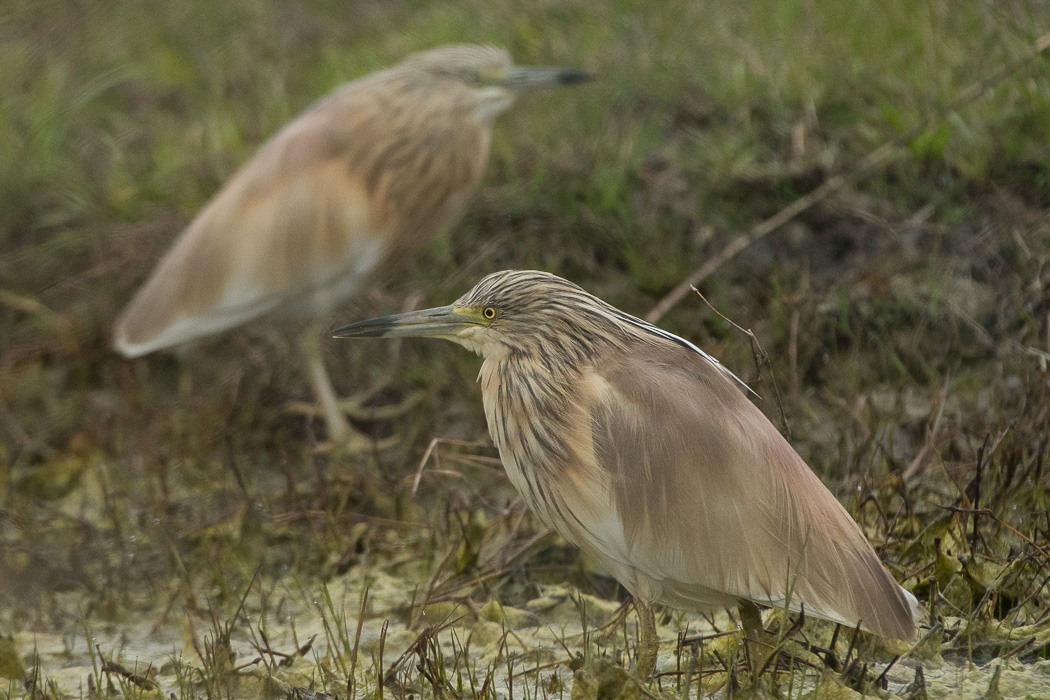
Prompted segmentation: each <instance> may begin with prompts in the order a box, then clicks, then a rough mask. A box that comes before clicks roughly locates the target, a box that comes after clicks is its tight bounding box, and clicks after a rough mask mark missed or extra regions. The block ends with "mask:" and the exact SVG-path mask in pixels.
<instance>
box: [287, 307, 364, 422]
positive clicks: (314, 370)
mask: <svg viewBox="0 0 1050 700" xmlns="http://www.w3.org/2000/svg"><path fill="white" fill-rule="evenodd" d="M299 343H300V345H302V348H303V356H304V358H305V360H306V372H307V377H308V378H309V380H310V388H312V389H313V392H314V398H315V399H316V400H317V401H318V402H319V403H320V404H321V413H322V415H323V416H324V422H325V425H327V426H328V437H329V439H331V440H332V441H333V442H343V441H345V440H347V438H349V437H350V436H351V435H352V434H353V433H354V432H356V431H354V429H353V428H351V427H350V423H349V422H347V420H346V417H345V416H343V412H342V411H341V410H340V408H339V399H338V398H337V397H336V395H335V389H334V388H332V380H331V379H330V378H329V377H328V370H327V369H325V366H324V356H323V354H322V352H321V332H320V328H319V327H318V326H310V327H309V328H307V329H306V330H305V331H303V334H302V335H301V336H300V337H299Z"/></svg>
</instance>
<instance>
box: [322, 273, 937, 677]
mask: <svg viewBox="0 0 1050 700" xmlns="http://www.w3.org/2000/svg"><path fill="white" fill-rule="evenodd" d="M334 334H335V336H336V337H339V338H370V337H396V336H432V337H438V338H446V339H448V340H452V341H454V342H457V343H459V344H460V345H463V346H465V347H467V348H469V349H470V350H473V351H474V352H476V353H478V354H480V355H481V356H482V357H483V358H484V362H483V364H482V367H481V374H480V382H481V391H482V398H483V401H484V404H485V416H486V420H487V422H488V427H489V433H490V434H491V436H492V440H493V442H495V444H496V447H497V448H498V449H499V453H500V457H501V458H502V460H503V465H504V467H505V468H506V470H507V474H508V475H509V477H510V480H511V482H512V483H513V484H514V486H515V487H516V488H517V490H518V492H519V493H521V496H522V498H523V499H524V500H525V502H526V504H527V505H528V506H529V508H531V509H532V510H533V511H534V512H535V513H536V515H538V516H539V518H540V519H541V520H542V521H543V522H544V523H546V524H547V525H548V526H550V527H552V528H554V529H555V530H557V531H558V532H559V533H561V535H562V536H563V537H565V539H567V540H568V541H570V542H572V543H573V544H575V545H576V546H578V547H580V548H581V549H583V550H585V551H586V552H588V553H590V554H591V555H593V556H594V557H596V558H597V559H598V561H599V562H600V563H601V564H602V565H603V566H604V567H605V568H606V569H607V570H608V571H609V572H610V573H611V574H612V575H613V576H615V577H616V578H617V579H618V580H619V581H620V583H622V584H623V585H624V587H625V588H627V590H628V591H630V593H631V595H632V596H633V597H634V599H635V602H636V606H637V608H638V614H639V622H640V647H639V650H638V653H637V655H636V659H637V664H636V671H637V673H638V674H639V675H640V676H642V677H648V676H649V674H650V673H651V672H652V671H653V669H654V667H655V664H656V657H657V649H658V646H659V638H658V636H657V632H656V626H655V620H654V615H653V611H652V607H651V606H652V605H653V604H654V603H663V604H666V605H669V606H672V607H675V608H680V609H689V610H711V609H719V608H724V607H732V606H737V605H740V606H742V608H744V610H748V611H751V612H752V614H756V613H757V610H756V609H755V604H759V605H763V606H770V607H779V608H787V609H789V610H792V611H794V612H798V611H800V610H803V609H804V611H805V614H807V615H812V616H816V617H820V618H825V619H828V620H833V621H835V622H840V623H842V624H845V625H850V626H855V625H858V624H859V625H860V626H861V627H862V628H863V629H866V630H868V631H871V632H874V633H876V634H879V635H882V636H883V637H888V638H897V639H911V638H912V637H913V636H914V634H915V628H916V624H917V623H918V622H919V621H920V620H921V619H922V617H923V612H922V609H921V607H920V606H919V603H918V601H916V599H915V597H914V596H912V595H911V594H910V593H908V592H907V591H905V590H904V589H903V588H902V587H901V586H899V585H898V584H897V582H896V581H894V579H893V577H892V576H891V575H890V573H889V572H888V571H887V570H886V568H885V567H884V566H883V565H882V563H881V562H880V561H879V558H878V556H876V554H875V552H874V551H873V550H872V548H871V545H870V544H869V543H868V541H867V539H866V538H865V537H864V534H863V533H862V532H861V529H860V528H859V527H858V526H857V524H856V522H854V521H853V519H852V518H851V517H850V515H849V514H848V513H847V512H846V510H845V508H843V507H842V505H840V504H839V502H838V501H837V500H836V499H835V497H834V496H833V495H832V494H831V492H830V491H828V489H827V488H826V487H825V486H824V484H823V483H821V481H820V480H819V479H818V478H817V477H816V475H815V474H814V473H813V472H812V471H811V470H810V469H809V467H808V466H807V465H806V464H805V462H803V461H802V458H801V457H799V456H798V454H797V453H796V452H795V450H794V449H792V447H791V446H790V445H789V444H788V442H787V441H786V440H785V439H784V438H783V437H782V436H781V434H780V432H779V431H777V429H776V428H775V427H774V426H773V424H772V423H770V422H769V420H768V419H767V418H766V417H765V415H763V414H762V412H761V411H759V410H758V408H757V407H756V406H755V405H754V404H753V403H751V401H750V400H748V398H747V397H746V395H745V394H744V393H743V391H742V390H741V386H739V385H738V384H739V383H740V382H739V380H738V379H737V378H736V377H735V376H734V375H733V374H731V373H730V372H729V371H728V370H727V369H725V368H724V367H723V366H722V365H721V364H720V363H719V362H718V361H717V360H715V359H714V358H712V357H711V356H710V355H708V354H707V353H705V352H704V351H703V350H700V349H699V348H697V347H696V346H695V345H693V344H692V343H690V342H688V341H687V340H684V339H682V338H679V337H678V336H675V335H672V334H671V333H668V332H666V331H663V330H661V329H659V328H656V327H655V326H652V325H650V324H648V323H646V322H645V321H642V320H641V319H638V318H635V317H634V316H630V315H628V314H626V313H624V312H622V311H620V310H619V309H616V308H614V307H612V306H610V305H609V304H606V303H605V302H603V301H602V300H600V299H598V298H596V297H594V296H592V295H591V294H588V293H587V292H585V291H584V290H583V289H581V288H580V287H578V286H576V285H575V284H573V283H571V282H568V281H566V280H564V279H561V278H559V277H555V276H553V275H550V274H547V273H543V272H535V271H524V272H523V271H505V272H498V273H495V274H493V275H489V276H488V277H486V278H485V279H483V280H481V282H479V283H478V284H477V286H475V287H474V288H473V289H472V290H471V291H469V292H467V293H466V294H465V295H463V296H462V297H461V298H460V299H459V300H457V301H456V302H455V303H453V304H452V305H451V306H445V307H441V308H436V309H428V310H425V311H414V312H411V313H406V314H400V315H397V316H387V317H384V318H377V319H374V320H370V321H361V322H359V323H354V324H351V325H349V326H346V327H344V328H340V329H339V330H337V331H335V333H334Z"/></svg>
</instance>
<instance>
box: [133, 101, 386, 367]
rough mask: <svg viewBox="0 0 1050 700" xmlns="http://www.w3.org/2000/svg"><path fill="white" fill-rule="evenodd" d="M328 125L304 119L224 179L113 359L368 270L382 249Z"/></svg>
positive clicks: (314, 116) (338, 133) (234, 321)
mask: <svg viewBox="0 0 1050 700" xmlns="http://www.w3.org/2000/svg"><path fill="white" fill-rule="evenodd" d="M335 116H337V115H335V114H334V113H333V112H332V110H328V109H318V108H315V109H313V110H311V111H309V112H307V113H306V114H304V115H302V116H301V117H299V118H298V119H297V120H295V121H294V122H292V123H291V124H289V125H288V126H287V127H285V128H284V129H283V130H282V131H280V132H279V133H278V134H277V135H275V136H274V137H273V138H272V139H271V140H270V141H269V142H268V143H266V144H265V145H264V146H263V147H262V148H261V149H260V150H259V151H258V152H257V153H256V154H255V156H254V157H252V159H251V160H249V161H248V162H247V163H246V164H245V165H244V167H243V168H241V170H240V171H238V172H237V173H236V174H235V175H234V176H233V177H232V178H231V179H230V181H229V182H228V183H227V184H226V186H225V187H223V189H222V190H221V191H220V192H219V193H218V194H217V195H216V196H215V197H214V198H213V199H212V200H211V201H210V202H209V203H208V205H207V206H206V207H205V208H204V209H203V210H202V211H201V213H200V214H199V215H198V216H197V218H196V219H194V221H193V222H192V223H191V224H190V226H189V227H188V228H187V229H186V231H185V232H184V233H183V234H182V235H181V237H180V238H179V239H178V240H177V241H176V243H175V244H174V246H173V247H172V248H171V249H170V250H169V251H168V253H167V254H166V255H165V256H164V258H163V259H162V260H161V262H160V263H159V265H158V266H157V268H156V270H155V271H154V272H153V275H152V276H151V277H150V279H149V280H148V281H147V283H146V284H145V286H143V288H142V289H141V290H140V291H139V293H138V294H137V295H136V297H135V298H134V299H133V300H132V302H131V303H130V304H129V306H128V307H127V309H126V310H125V311H124V313H123V314H122V316H121V317H120V319H119V320H118V322H117V327H116V333H115V335H116V346H117V348H118V350H121V351H122V352H123V353H124V354H126V355H130V356H137V355H141V354H144V353H147V352H151V351H152V350H155V349H158V348H163V347H167V346H170V345H173V344H176V343H179V342H182V341H185V340H189V339H192V338H196V337H199V336H203V335H206V334H209V333H215V332H218V331H222V330H225V329H227V328H230V327H232V326H235V325H238V324H240V323H243V322H244V321H246V320H249V319H251V318H254V317H256V316H259V315H261V314H263V313H266V312H268V311H271V310H272V309H274V308H276V307H277V306H279V305H281V304H284V303H287V302H288V301H290V300H291V301H294V300H296V299H299V298H303V297H306V296H308V295H309V294H310V293H311V292H312V291H314V290H325V288H326V286H328V285H331V284H333V282H334V280H337V279H339V278H340V277H342V276H345V275H346V274H347V273H348V272H350V273H352V274H351V275H350V279H349V280H348V281H347V283H346V284H347V285H348V286H353V285H354V284H355V283H359V282H360V279H359V278H360V277H361V276H363V275H365V274H366V273H367V272H369V271H370V270H371V268H373V267H374V266H375V265H376V264H377V262H378V261H379V259H381V258H382V255H383V250H382V244H381V243H380V242H379V241H377V240H375V238H376V237H375V236H374V235H372V234H373V232H372V231H371V224H370V220H369V212H368V207H367V200H366V199H365V196H364V192H363V191H362V188H361V186H360V183H359V182H355V181H354V179H353V178H352V177H351V176H350V169H349V168H348V167H347V164H346V163H345V162H344V154H345V151H346V148H347V143H346V141H347V139H348V138H349V134H347V133H346V129H345V127H344V126H343V125H340V124H338V123H337V122H336V120H335V119H334V117H335ZM353 273H357V274H353ZM333 291H334V292H336V293H338V292H339V291H340V290H333ZM350 293H352V290H349V291H347V292H346V293H344V294H343V297H344V298H345V296H346V295H348V294H350ZM336 301H338V300H336Z"/></svg>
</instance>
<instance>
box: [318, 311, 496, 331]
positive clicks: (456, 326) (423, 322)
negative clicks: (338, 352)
mask: <svg viewBox="0 0 1050 700" xmlns="http://www.w3.org/2000/svg"><path fill="white" fill-rule="evenodd" d="M476 325H478V321H477V319H474V318H471V317H470V316H464V315H463V314H460V313H457V312H456V310H455V309H454V308H453V307H452V306H440V307H438V308H436V309H423V310H422V311H409V312H408V313H404V314H396V315H394V316H383V317H381V318H373V319H369V320H368V321H358V322H357V323H351V324H350V325H349V326H343V327H342V328H338V329H336V330H334V331H332V337H333V338H405V337H416V338H422V337H428V338H450V337H453V336H455V335H456V334H457V333H459V332H460V331H461V330H463V329H464V328H469V327H471V326H476Z"/></svg>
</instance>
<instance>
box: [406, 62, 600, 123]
mask: <svg viewBox="0 0 1050 700" xmlns="http://www.w3.org/2000/svg"><path fill="white" fill-rule="evenodd" d="M398 69H399V70H402V71H408V72H410V73H412V74H414V75H416V76H418V77H420V78H421V79H422V80H423V81H425V85H426V88H427V89H433V90H439V91H443V92H442V94H443V95H444V97H446V98H448V99H457V100H463V101H466V102H467V103H469V104H470V105H471V106H472V107H473V108H474V111H475V113H476V114H477V115H478V116H479V117H480V118H486V119H487V118H492V117H495V116H496V115H497V114H499V113H501V112H503V111H504V110H506V109H507V108H509V107H510V106H511V105H512V104H513V103H514V100H515V99H516V98H517V96H518V95H520V94H521V93H523V92H526V91H529V90H535V89H538V88H545V87H553V86H556V85H573V84H575V83H582V82H585V81H588V80H590V79H591V75H590V74H589V73H585V72H584V71H580V70H574V69H571V68H555V67H549V66H516V65H514V62H513V61H512V60H511V58H510V54H508V53H507V52H506V51H504V50H503V49H500V48H496V47H494V46H478V45H474V44H457V45H451V46H439V47H437V48H434V49H430V50H428V51H421V52H420V53H416V54H413V55H411V56H409V57H408V58H406V59H405V60H404V61H402V62H401V63H400V65H399V66H398Z"/></svg>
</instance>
